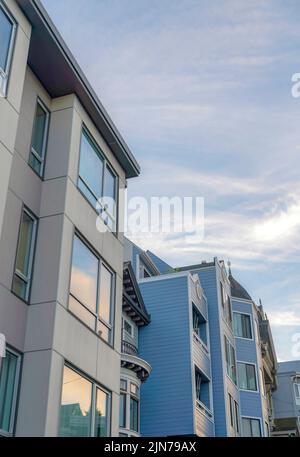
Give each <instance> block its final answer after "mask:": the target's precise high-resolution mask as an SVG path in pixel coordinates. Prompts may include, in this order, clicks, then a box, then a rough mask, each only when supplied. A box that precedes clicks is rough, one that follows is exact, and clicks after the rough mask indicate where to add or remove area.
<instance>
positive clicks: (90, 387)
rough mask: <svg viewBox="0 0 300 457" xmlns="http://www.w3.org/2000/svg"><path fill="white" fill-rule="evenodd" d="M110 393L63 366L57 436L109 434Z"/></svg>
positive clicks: (99, 435)
mask: <svg viewBox="0 0 300 457" xmlns="http://www.w3.org/2000/svg"><path fill="white" fill-rule="evenodd" d="M110 410H111V394H110V393H109V392H108V391H106V390H105V389H103V388H101V387H100V386H98V385H97V384H95V383H93V382H92V381H90V380H89V379H87V378H86V377H84V376H83V375H81V374H80V373H79V372H77V371H75V370H73V369H72V368H70V367H69V366H65V367H64V375H63V386H62V399H61V409H60V427H59V436H65V437H88V436H95V437H102V436H103V437H105V436H109V434H110V413H111V411H110Z"/></svg>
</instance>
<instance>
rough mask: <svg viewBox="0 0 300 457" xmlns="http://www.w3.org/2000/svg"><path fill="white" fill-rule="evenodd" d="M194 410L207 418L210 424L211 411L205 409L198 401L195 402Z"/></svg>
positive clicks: (211, 419)
mask: <svg viewBox="0 0 300 457" xmlns="http://www.w3.org/2000/svg"><path fill="white" fill-rule="evenodd" d="M196 408H197V409H198V410H199V411H200V412H201V413H202V414H203V415H204V416H205V417H206V418H207V419H209V420H210V421H211V422H213V417H214V415H213V413H212V411H211V410H210V409H209V408H207V406H205V405H204V404H203V403H202V402H201V401H199V400H196Z"/></svg>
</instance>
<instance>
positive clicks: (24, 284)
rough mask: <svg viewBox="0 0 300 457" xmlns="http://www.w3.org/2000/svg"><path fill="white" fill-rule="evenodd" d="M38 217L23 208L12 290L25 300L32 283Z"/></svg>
mask: <svg viewBox="0 0 300 457" xmlns="http://www.w3.org/2000/svg"><path fill="white" fill-rule="evenodd" d="M36 223H37V222H36V219H34V218H33V216H31V214H29V212H28V211H27V210H23V212H22V218H21V224H20V231H19V241H18V248H17V256H16V268H15V274H14V279H13V286H12V290H13V292H14V293H15V294H17V295H18V296H19V297H20V298H22V299H23V300H28V297H29V290H30V285H31V277H32V267H33V257H34V247H35V237H36Z"/></svg>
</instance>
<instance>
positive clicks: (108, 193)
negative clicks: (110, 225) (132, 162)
mask: <svg viewBox="0 0 300 457" xmlns="http://www.w3.org/2000/svg"><path fill="white" fill-rule="evenodd" d="M103 197H108V200H107V201H106V200H105V203H107V205H108V211H109V214H111V215H112V216H114V215H115V214H116V207H115V206H116V205H115V202H116V177H115V175H114V174H113V173H112V171H111V170H110V169H109V168H108V167H106V173H105V188H104V194H103Z"/></svg>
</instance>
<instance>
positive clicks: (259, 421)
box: [241, 416, 263, 438]
mask: <svg viewBox="0 0 300 457" xmlns="http://www.w3.org/2000/svg"><path fill="white" fill-rule="evenodd" d="M241 419H242V436H243V437H244V436H245V435H244V427H243V420H244V419H246V420H249V421H250V428H251V437H249V438H261V437H262V436H263V434H262V424H261V418H260V417H252V416H241ZM252 421H257V422H258V423H259V432H260V435H259V437H256V436H253V434H252Z"/></svg>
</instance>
